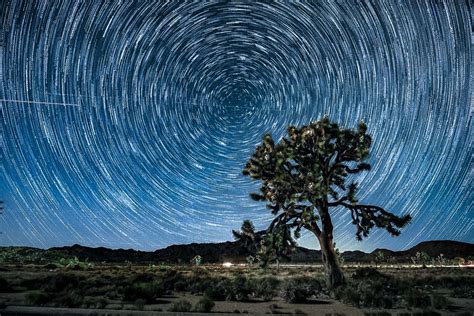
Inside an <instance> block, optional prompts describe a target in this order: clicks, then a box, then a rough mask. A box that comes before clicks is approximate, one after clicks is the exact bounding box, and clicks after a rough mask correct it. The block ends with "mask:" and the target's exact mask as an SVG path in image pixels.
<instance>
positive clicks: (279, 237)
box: [258, 225, 297, 271]
mask: <svg viewBox="0 0 474 316" xmlns="http://www.w3.org/2000/svg"><path fill="white" fill-rule="evenodd" d="M296 246H297V244H296V241H295V240H294V239H293V237H292V236H291V231H290V227H288V226H286V225H279V226H276V227H275V228H274V229H273V231H272V232H271V233H267V234H265V235H264V236H263V238H262V240H261V242H260V248H259V252H258V254H259V257H260V258H261V265H262V266H263V267H266V266H268V264H269V263H270V262H271V261H276V263H277V271H279V270H280V261H281V260H282V259H287V260H290V258H291V257H290V255H291V253H292V252H293V250H294V248H295V247H296Z"/></svg>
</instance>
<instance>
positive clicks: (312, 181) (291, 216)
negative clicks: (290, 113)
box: [243, 117, 411, 287]
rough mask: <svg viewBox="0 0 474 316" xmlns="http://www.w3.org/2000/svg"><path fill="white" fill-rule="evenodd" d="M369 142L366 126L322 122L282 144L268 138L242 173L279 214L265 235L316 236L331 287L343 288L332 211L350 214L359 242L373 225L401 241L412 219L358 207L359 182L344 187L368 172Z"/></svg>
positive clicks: (300, 130)
mask: <svg viewBox="0 0 474 316" xmlns="http://www.w3.org/2000/svg"><path fill="white" fill-rule="evenodd" d="M371 142H372V139H371V137H370V136H369V135H368V134H367V126H366V125H365V124H364V123H363V122H361V123H359V126H358V129H357V130H351V129H346V128H340V127H339V126H338V125H337V124H336V123H332V122H330V120H329V118H328V117H324V118H322V119H321V120H319V121H316V122H313V123H311V124H309V125H307V126H303V127H301V128H297V127H294V126H290V127H289V128H288V137H284V138H282V139H281V140H280V141H279V142H278V144H275V142H274V140H273V139H272V136H271V135H270V134H266V135H264V137H263V141H262V143H261V144H260V145H258V146H257V148H256V150H255V153H254V154H253V155H252V157H251V158H250V159H249V161H248V162H247V164H246V166H245V168H244V171H243V174H244V175H248V176H250V177H252V178H253V179H257V180H261V187H260V192H259V193H251V194H250V196H251V197H252V198H253V199H254V200H257V201H266V202H267V207H268V208H269V209H271V211H272V213H273V214H274V215H275V217H274V219H273V221H272V222H271V224H270V226H269V227H268V229H267V232H269V233H271V232H273V231H275V229H276V228H277V227H280V226H285V227H288V228H294V229H295V237H296V238H298V237H299V235H300V231H301V229H303V228H304V229H307V230H309V231H310V232H312V233H313V234H314V235H315V236H316V238H317V239H318V241H319V244H320V246H321V251H322V260H323V264H324V266H325V268H326V273H327V276H328V284H329V286H330V287H335V286H338V285H340V284H343V283H344V275H343V273H342V271H341V268H340V266H339V262H338V260H337V255H336V253H335V250H334V246H333V245H334V240H333V239H334V237H333V223H332V220H331V215H330V210H331V209H332V208H335V207H342V208H345V209H347V210H348V211H349V212H350V214H351V216H352V223H353V224H354V225H355V226H356V228H357V231H356V237H357V239H358V240H361V239H362V238H363V237H366V236H368V234H369V231H370V230H371V229H372V228H373V227H374V226H377V227H380V228H384V229H386V230H387V231H388V232H389V233H391V234H392V235H395V236H397V235H399V234H400V231H399V230H398V228H401V227H403V226H405V225H406V224H407V223H408V222H409V221H410V219H411V217H410V215H404V216H402V217H398V216H396V215H394V214H392V213H389V212H388V211H386V210H385V209H383V208H381V207H378V206H373V205H366V204H359V203H358V202H359V201H358V200H357V198H356V193H357V189H358V187H357V183H356V182H351V183H350V184H349V185H347V184H346V178H347V176H348V175H352V174H357V173H359V172H361V171H365V170H369V169H370V165H369V164H368V163H366V162H365V161H366V159H367V157H368V155H369V148H370V145H371Z"/></svg>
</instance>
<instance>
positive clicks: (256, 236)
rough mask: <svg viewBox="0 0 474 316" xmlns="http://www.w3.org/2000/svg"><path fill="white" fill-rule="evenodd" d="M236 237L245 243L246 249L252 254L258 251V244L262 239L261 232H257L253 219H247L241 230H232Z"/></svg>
mask: <svg viewBox="0 0 474 316" xmlns="http://www.w3.org/2000/svg"><path fill="white" fill-rule="evenodd" d="M232 234H233V235H234V239H235V240H236V241H240V242H241V243H243V245H244V247H245V249H247V251H248V252H250V253H251V254H252V255H256V253H257V251H258V244H259V243H260V240H261V234H260V233H256V232H255V226H254V225H253V223H252V221H250V220H248V219H246V220H244V222H243V223H242V227H241V228H240V230H239V231H237V230H232Z"/></svg>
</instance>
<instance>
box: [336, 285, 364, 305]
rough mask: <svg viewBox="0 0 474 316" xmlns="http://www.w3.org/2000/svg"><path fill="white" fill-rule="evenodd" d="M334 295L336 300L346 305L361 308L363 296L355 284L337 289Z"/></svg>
mask: <svg viewBox="0 0 474 316" xmlns="http://www.w3.org/2000/svg"><path fill="white" fill-rule="evenodd" d="M333 293H334V298H335V299H336V300H339V301H341V302H343V303H345V304H350V305H354V306H356V307H360V302H361V294H360V292H359V291H358V289H357V287H356V286H354V284H353V283H349V284H346V285H345V286H340V287H337V288H336V289H335V290H334V292H333Z"/></svg>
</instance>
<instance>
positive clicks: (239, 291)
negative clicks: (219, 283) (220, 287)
mask: <svg viewBox="0 0 474 316" xmlns="http://www.w3.org/2000/svg"><path fill="white" fill-rule="evenodd" d="M225 285H226V286H225V287H224V290H225V294H226V300H227V301H247V300H248V297H249V295H250V294H251V293H252V290H251V289H250V287H249V282H248V280H247V278H246V277H245V276H243V275H237V276H236V277H235V278H233V279H232V280H230V282H226V283H225Z"/></svg>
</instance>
